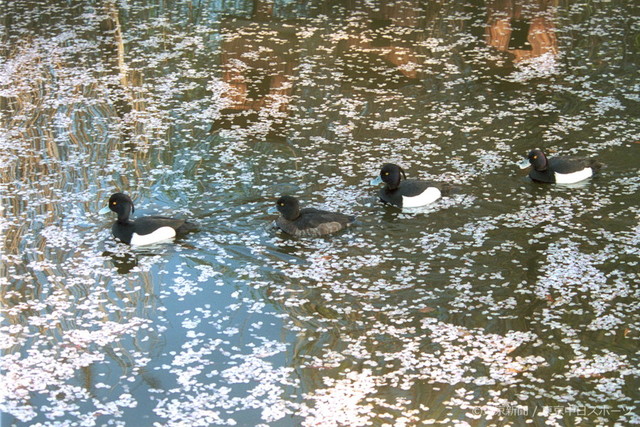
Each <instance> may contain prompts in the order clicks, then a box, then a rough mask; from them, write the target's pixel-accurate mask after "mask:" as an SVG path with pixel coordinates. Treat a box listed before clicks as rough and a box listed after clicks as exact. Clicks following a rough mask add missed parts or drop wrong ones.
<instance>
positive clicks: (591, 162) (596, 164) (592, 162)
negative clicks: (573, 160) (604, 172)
mask: <svg viewBox="0 0 640 427" xmlns="http://www.w3.org/2000/svg"><path fill="white" fill-rule="evenodd" d="M589 167H590V168H591V169H593V172H594V173H596V172H598V171H599V170H600V169H603V168H605V167H606V166H605V165H604V164H602V163H600V162H599V161H597V160H596V159H589Z"/></svg>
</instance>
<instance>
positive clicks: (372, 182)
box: [369, 175, 382, 185]
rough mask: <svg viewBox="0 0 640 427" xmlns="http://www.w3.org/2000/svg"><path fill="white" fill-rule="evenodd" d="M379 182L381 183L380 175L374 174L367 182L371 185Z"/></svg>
mask: <svg viewBox="0 0 640 427" xmlns="http://www.w3.org/2000/svg"><path fill="white" fill-rule="evenodd" d="M380 183H382V177H381V176H380V175H378V176H376V177H375V178H373V179H372V180H371V182H369V184H371V185H378V184H380Z"/></svg>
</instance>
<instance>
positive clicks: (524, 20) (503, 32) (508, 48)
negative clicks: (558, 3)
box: [487, 0, 558, 62]
mask: <svg viewBox="0 0 640 427" xmlns="http://www.w3.org/2000/svg"><path fill="white" fill-rule="evenodd" d="M487 10H488V13H487V15H488V26H487V43H488V44H489V46H492V47H494V48H496V49H498V50H501V51H504V52H509V53H510V54H512V55H514V62H520V61H524V60H527V59H531V58H535V57H538V56H541V55H544V54H547V53H548V54H551V55H554V56H555V55H557V53H558V41H557V39H556V35H555V28H554V19H553V18H554V16H553V11H554V10H555V8H554V7H551V5H550V2H548V1H546V0H541V1H539V2H526V3H520V2H515V1H512V0H501V1H493V2H490V3H489V4H488V5H487Z"/></svg>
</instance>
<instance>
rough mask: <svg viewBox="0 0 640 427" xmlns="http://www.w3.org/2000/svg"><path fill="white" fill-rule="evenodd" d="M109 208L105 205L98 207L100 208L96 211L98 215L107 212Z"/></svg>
mask: <svg viewBox="0 0 640 427" xmlns="http://www.w3.org/2000/svg"><path fill="white" fill-rule="evenodd" d="M110 210H111V209H109V206H105V207H104V208H102V209H100V210H99V211H98V213H99V214H100V215H104V214H107V213H109V211H110Z"/></svg>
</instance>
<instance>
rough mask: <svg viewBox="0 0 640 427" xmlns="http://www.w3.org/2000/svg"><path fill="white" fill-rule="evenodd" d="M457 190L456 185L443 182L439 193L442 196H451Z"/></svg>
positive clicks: (458, 188)
mask: <svg viewBox="0 0 640 427" xmlns="http://www.w3.org/2000/svg"><path fill="white" fill-rule="evenodd" d="M459 190H460V187H458V186H457V185H453V184H449V183H448V182H445V183H443V184H442V186H441V188H440V193H442V195H443V196H451V195H452V194H456V193H457V192H458V191H459Z"/></svg>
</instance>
